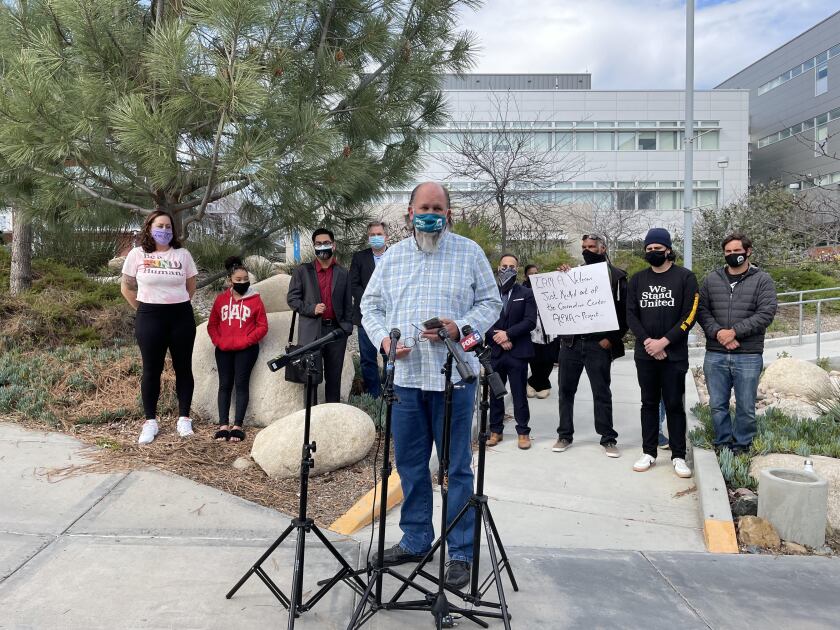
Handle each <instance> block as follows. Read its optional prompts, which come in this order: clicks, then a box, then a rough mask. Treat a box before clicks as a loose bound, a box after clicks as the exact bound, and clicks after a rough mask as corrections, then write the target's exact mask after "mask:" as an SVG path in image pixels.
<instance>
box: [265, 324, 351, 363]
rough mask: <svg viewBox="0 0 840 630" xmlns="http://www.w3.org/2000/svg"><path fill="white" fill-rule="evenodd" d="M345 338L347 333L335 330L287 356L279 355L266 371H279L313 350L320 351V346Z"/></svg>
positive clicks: (342, 330)
mask: <svg viewBox="0 0 840 630" xmlns="http://www.w3.org/2000/svg"><path fill="white" fill-rule="evenodd" d="M346 336H347V332H346V331H345V330H344V329H343V328H336V329H335V330H334V331H332V332H331V333H330V334H328V335H324V336H323V337H321V338H320V339H316V340H315V341H313V342H311V343H308V344H306V345H305V346H301V347H300V348H296V349H295V350H292V351H291V352H289V353H287V354H281V355H280V356H279V357H276V358H274V359H272V360H271V361H269V362H268V369H270V370H271V371H272V372H276V371H277V370H281V369H283V368H284V367H286V366H287V365H289V364H290V363H293V362H295V361H297V360H298V359H300V358H301V357H302V356H304V355H306V354H309V353H310V352H313V351H314V350H320V349H321V347H322V346H325V345H327V344H328V343H330V342H332V341H337V340H338V339H342V338H343V337H346Z"/></svg>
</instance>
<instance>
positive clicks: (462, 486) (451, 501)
mask: <svg viewBox="0 0 840 630" xmlns="http://www.w3.org/2000/svg"><path fill="white" fill-rule="evenodd" d="M462 385H464V387H463V388H460V386H459V387H458V388H457V389H455V392H454V394H453V397H452V432H451V434H450V435H451V438H450V445H449V495H448V500H447V510H448V512H447V516H448V520H447V525H448V524H449V523H451V522H452V520H453V519H454V518H455V517H456V516H457V515H458V512H460V511H461V508H462V507H464V505H465V504H466V503H467V501H468V500H469V499H470V497H471V496H472V493H473V473H472V468H471V467H470V464H471V463H472V446H471V440H470V438H471V427H472V416H473V402H474V399H475V383H471V384H464V383H462ZM394 393H396V395H397V397H398V399H399V403H397V404H395V405H394V410H393V413H392V418H391V421H392V428H393V433H394V455H395V457H396V464H397V472H398V473H399V475H400V483H401V484H402V490H403V503H402V508H401V511H400V529H401V530H402V532H403V537H402V540H401V541H400V545H401V546H402V547H403V549H405V550H406V551H408V552H409V553H413V554H421V553H425V552H426V551H428V550H429V548H430V547H431V546H432V542H433V541H434V538H435V528H434V525H433V524H432V511H433V506H432V479H431V475H430V473H429V458H430V457H431V455H432V444H433V443H434V445H435V447H436V449H437V452H438V457H440V454H441V448H442V446H443V392H426V391H423V390H421V389H417V388H407V387H399V386H395V387H394ZM474 519H475V514H474V512H473V510H469V511H468V512H467V514H466V515H465V517H464V518H462V519H461V520H460V521H459V522H458V525H457V526H456V527H455V529H453V530H452V531H451V532H450V533H449V536H448V537H447V539H446V540H447V544H448V546H449V557H450V558H451V559H452V560H465V561H467V562H472V535H473V524H474V522H475V521H474Z"/></svg>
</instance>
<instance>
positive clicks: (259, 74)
mask: <svg viewBox="0 0 840 630" xmlns="http://www.w3.org/2000/svg"><path fill="white" fill-rule="evenodd" d="M477 5H478V2H477V0H414V1H394V0H316V1H314V2H313V1H312V0H153V1H152V2H151V3H149V2H148V1H145V2H143V1H138V0H17V1H15V2H4V3H0V39H2V40H3V43H0V54H2V62H3V69H2V70H0V72H2V73H3V76H2V85H0V158H2V160H0V162H2V161H4V162H5V163H6V164H7V165H8V168H9V169H12V170H13V171H14V172H15V173H18V174H20V173H22V172H23V173H25V174H26V176H27V178H28V179H30V180H31V185H32V186H33V187H34V188H35V189H36V190H37V194H36V195H35V196H36V197H37V198H38V199H39V203H38V204H36V206H37V208H40V209H41V210H44V211H46V210H49V209H55V208H60V209H61V212H64V213H66V214H67V217H68V219H72V218H73V217H74V216H78V215H84V214H86V213H89V212H90V211H91V208H92V207H94V206H95V207H96V208H102V207H105V208H109V209H110V210H111V211H112V212H117V213H125V212H128V213H131V214H133V215H135V216H138V217H142V216H146V215H148V214H150V213H151V212H153V211H154V210H155V209H163V210H167V211H169V212H170V213H172V214H173V215H174V216H175V217H176V226H177V228H178V230H179V231H180V232H181V234H182V236H184V237H186V236H187V235H188V231H189V226H190V225H191V224H194V223H195V222H198V221H201V220H202V218H203V217H204V216H205V213H206V211H207V207H208V204H210V203H212V202H214V201H218V200H220V199H222V198H224V197H227V196H229V195H232V194H239V195H241V196H243V198H245V199H246V200H247V201H248V203H249V204H251V205H256V206H259V207H261V208H263V209H264V210H265V211H266V212H268V213H269V216H270V217H271V220H270V221H269V222H267V223H265V224H264V225H263V230H262V232H260V234H258V236H259V237H263V238H264V237H265V236H266V234H270V233H271V232H272V231H276V230H278V229H283V228H289V227H293V226H299V227H306V226H310V225H312V224H313V223H315V222H316V221H322V220H326V221H327V222H328V223H332V224H333V225H336V224H340V223H341V222H352V221H353V220H354V218H356V217H357V216H358V215H359V213H360V212H359V211H360V206H361V205H362V204H364V203H365V202H367V201H369V200H371V199H373V198H375V197H376V196H377V195H379V194H380V193H381V191H382V190H384V189H387V188H390V187H395V186H398V185H401V184H404V183H405V182H406V181H407V180H408V179H410V177H411V174H412V172H413V170H414V169H416V168H417V166H418V149H419V146H420V135H421V134H422V133H424V131H425V130H426V129H427V128H428V127H430V126H436V125H439V124H441V122H442V121H443V119H444V117H445V112H444V103H443V99H442V97H441V93H440V91H439V89H438V85H439V79H440V75H441V74H442V73H445V72H461V71H463V70H465V69H467V68H469V66H470V63H471V53H472V49H473V40H472V36H471V35H470V34H469V33H459V32H458V31H457V30H456V23H455V20H456V12H458V11H459V10H461V9H462V8H463V7H469V8H475V7H476V6H477Z"/></svg>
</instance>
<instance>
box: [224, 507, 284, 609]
mask: <svg viewBox="0 0 840 630" xmlns="http://www.w3.org/2000/svg"><path fill="white" fill-rule="evenodd" d="M294 529H295V526H294V525H293V524H292V525H289V526H288V527H287V528H286V529H285V530H284V531H283V533H282V534H280V537H279V538H278V539H277V540H275V541H274V542H273V543H272V544H271V546H270V547H269V548H268V549H266V551H265V553H263V555H261V556H260V559H259V560H257V561H256V562H255V563H254V565H253V566H252V567H251V568H250V569H248V571H247V572H246V573H245V575H243V576H242V577H241V578H240V579H239V581H238V582H237V583H236V585H235V586H234V587H233V588H232V589H230V590H229V591H228V593H227V595H225V599H230V598H231V597H233V596H234V595H235V594H236V591H238V590H239V588H240V587H241V586H242V585H243V584H245V582H247V581H248V578H249V577H251V576H252V575H253V574H254V573H255V572H256V570H257V569H258V568H259V567H260V566H261V565H262V563H263V562H265V561H266V559H267V558H268V557H269V556H270V555H271V554H272V553H274V550H275V549H277V547H279V546H280V545H281V544H282V543H283V541H284V540H286V537H287V536H288V535H289V534H291V533H292V531H293V530H294Z"/></svg>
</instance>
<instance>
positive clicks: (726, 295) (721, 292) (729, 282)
mask: <svg viewBox="0 0 840 630" xmlns="http://www.w3.org/2000/svg"><path fill="white" fill-rule="evenodd" d="M751 255H752V241H751V240H750V238H749V237H748V236H747V235H745V234H743V233H741V232H734V233H733V234H730V235H729V236H727V237H726V238H725V239H723V256H724V259H725V260H726V266H724V267H722V268H719V269H716V270H715V271H713V272H712V273H710V274H709V275H708V276H707V277H706V280H705V281H704V282H703V287H702V288H701V289H700V306H699V310H698V312H697V320H698V321H699V322H700V326H701V327H702V328H703V331H704V332H705V333H706V359H705V361H704V362H703V374H704V375H705V377H706V386H707V387H708V389H709V406H710V407H711V409H712V420H713V422H714V425H715V447H716V448H731V449H732V451H733V452H736V453H737V452H742V451H747V450H749V448H750V445H751V444H752V440H753V437H755V432H756V428H755V397H756V392H757V390H758V379H759V377H760V376H761V369H762V367H764V361H763V357H762V354H763V353H764V333H765V331H766V330H767V327H768V326H769V325H770V324H771V323H772V322H773V318H774V317H775V316H776V306H777V303H776V302H777V301H776V286H775V284H774V283H773V279H772V278H771V277H770V274H768V273H767V272H765V271H761V270H760V269H759V268H758V267H754V266H753V265H751V264H750V260H749V259H750V256H751ZM733 388H734V390H735V422H734V423H733V422H732V418H731V416H730V414H729V397H730V395H731V394H732V390H733Z"/></svg>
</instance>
